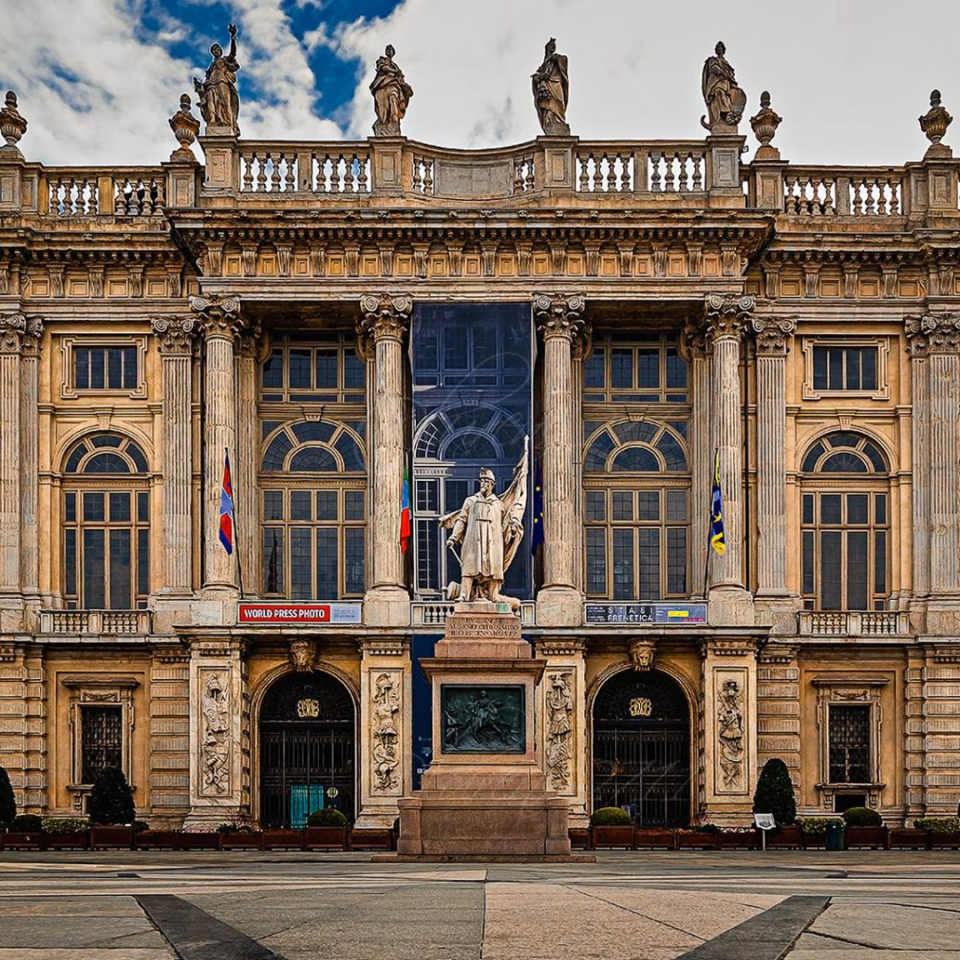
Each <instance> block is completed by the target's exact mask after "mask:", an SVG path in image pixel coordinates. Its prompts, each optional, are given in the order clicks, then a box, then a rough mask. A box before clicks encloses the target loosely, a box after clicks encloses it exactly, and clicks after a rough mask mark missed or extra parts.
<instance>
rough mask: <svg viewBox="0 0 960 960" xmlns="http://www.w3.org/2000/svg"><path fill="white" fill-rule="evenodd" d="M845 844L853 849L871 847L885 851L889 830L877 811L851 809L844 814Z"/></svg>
mask: <svg viewBox="0 0 960 960" xmlns="http://www.w3.org/2000/svg"><path fill="white" fill-rule="evenodd" d="M843 822H844V823H845V824H846V829H845V830H844V842H845V844H846V846H847V849H848V850H849V849H850V848H852V847H871V848H873V849H879V850H883V849H884V848H885V847H886V845H887V828H886V827H885V826H884V825H883V818H882V817H881V816H880V814H879V813H877V811H876V810H869V809H867V807H850V809H849V810H844V812H843Z"/></svg>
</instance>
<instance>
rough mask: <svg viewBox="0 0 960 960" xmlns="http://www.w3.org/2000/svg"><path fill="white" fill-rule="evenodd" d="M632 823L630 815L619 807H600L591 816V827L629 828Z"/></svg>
mask: <svg viewBox="0 0 960 960" xmlns="http://www.w3.org/2000/svg"><path fill="white" fill-rule="evenodd" d="M632 822H633V821H632V820H631V819H630V814H629V813H627V811H626V810H621V809H620V808H619V807H600V809H599V810H594V811H593V813H592V814H591V815H590V826H591V827H628V826H630V824H631V823H632Z"/></svg>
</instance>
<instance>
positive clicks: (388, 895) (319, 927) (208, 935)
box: [0, 852, 960, 960]
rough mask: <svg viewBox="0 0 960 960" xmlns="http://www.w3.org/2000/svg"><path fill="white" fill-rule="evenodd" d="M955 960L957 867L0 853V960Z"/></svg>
mask: <svg viewBox="0 0 960 960" xmlns="http://www.w3.org/2000/svg"><path fill="white" fill-rule="evenodd" d="M780 957H788V958H789V960H894V958H896V960H960V856H958V855H957V854H956V853H955V852H944V853H936V852H934V853H929V852H924V853H879V852H878V853H866V852H864V853H854V852H844V853H839V854H828V853H822V852H796V853H792V852H791V853H787V852H776V853H774V852H770V853H767V854H760V853H742V854H733V853H730V852H724V853H722V854H718V853H683V854H677V853H626V852H624V853H619V852H611V853H601V854H599V855H598V862H597V863H596V864H550V865H525V864H498V865H484V864H477V865H450V866H445V865H439V866H438V865H422V866H421V865H417V864H396V865H395V864H383V863H377V864H374V863H371V862H370V857H369V854H342V855H341V854H337V855H326V856H322V855H316V854H282V855H281V854H270V853H262V854H246V853H236V854H234V853H229V854H205V853H196V854H153V855H144V854H143V853H96V854H91V853H76V854H71V853H59V854H55V853H45V854H38V853H19V854H18V853H4V854H3V856H2V858H0V960H14V958H16V960H173V958H181V960H271V958H287V960H368V958H369V960H380V958H390V960H408V958H409V960H514V958H516V960H520V958H529V960H534V958H537V960H539V958H544V960H590V958H597V960H600V958H602V960H673V958H683V960H777V958H780Z"/></svg>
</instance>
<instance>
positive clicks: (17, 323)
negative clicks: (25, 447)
mask: <svg viewBox="0 0 960 960" xmlns="http://www.w3.org/2000/svg"><path fill="white" fill-rule="evenodd" d="M26 332H27V321H26V318H25V317H24V316H23V314H22V313H9V314H5V315H3V316H0V633H9V632H13V631H17V630H19V629H21V627H22V616H23V597H22V594H21V592H20V509H21V503H20V465H21V461H20V445H21V432H20V419H21V406H20V389H21V383H20V357H21V354H22V352H23V342H24V339H25V337H26Z"/></svg>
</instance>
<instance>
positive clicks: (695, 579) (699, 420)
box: [680, 317, 713, 598]
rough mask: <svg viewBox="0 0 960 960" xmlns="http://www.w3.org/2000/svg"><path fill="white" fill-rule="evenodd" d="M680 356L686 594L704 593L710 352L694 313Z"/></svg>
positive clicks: (710, 468)
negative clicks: (685, 385)
mask: <svg viewBox="0 0 960 960" xmlns="http://www.w3.org/2000/svg"><path fill="white" fill-rule="evenodd" d="M680 348H681V351H682V354H683V358H684V360H686V362H687V363H688V364H689V366H690V404H691V411H690V444H689V446H690V477H691V488H690V500H691V503H690V523H691V526H692V533H691V549H690V563H691V570H690V577H691V581H690V595H691V596H693V597H704V598H705V597H706V591H707V584H706V582H705V580H704V576H703V573H704V570H705V569H706V563H707V550H708V549H709V544H708V540H709V537H708V532H709V529H710V485H711V475H712V471H713V459H712V453H713V450H712V447H711V445H710V443H711V438H710V432H711V423H712V421H711V416H710V407H711V403H710V400H711V391H710V352H709V344H708V343H707V339H706V335H705V333H704V330H703V324H702V323H701V322H700V318H699V317H698V318H697V319H696V320H695V321H694V322H688V323H687V324H686V326H685V327H684V329H683V333H682V335H681V338H680Z"/></svg>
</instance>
